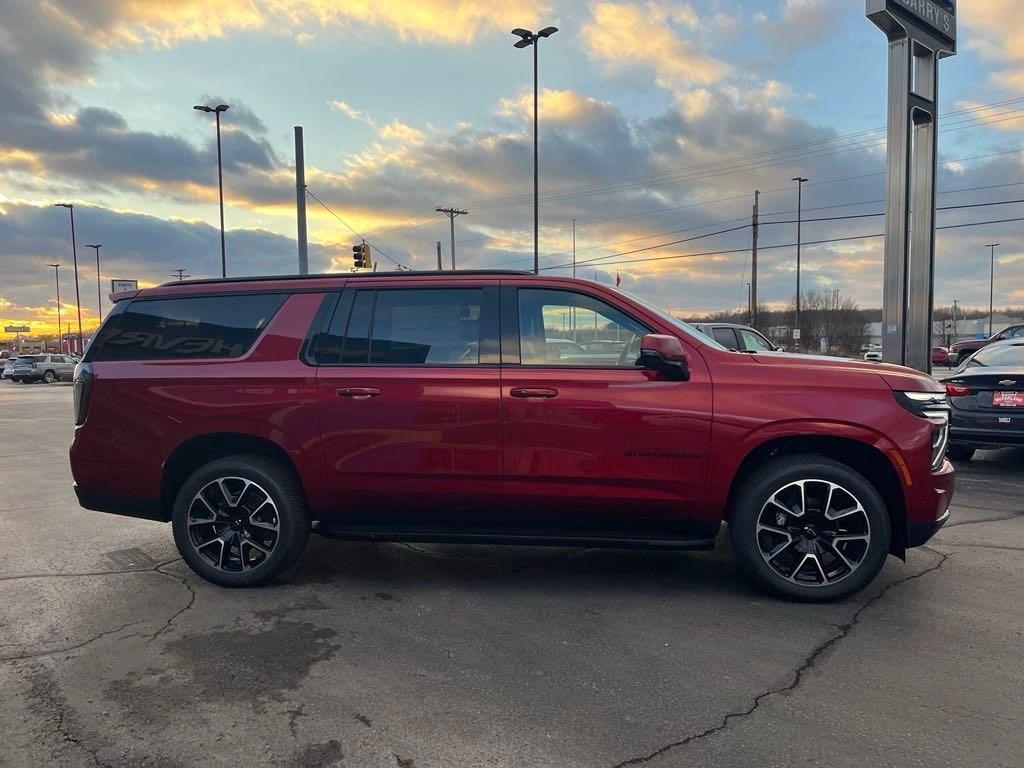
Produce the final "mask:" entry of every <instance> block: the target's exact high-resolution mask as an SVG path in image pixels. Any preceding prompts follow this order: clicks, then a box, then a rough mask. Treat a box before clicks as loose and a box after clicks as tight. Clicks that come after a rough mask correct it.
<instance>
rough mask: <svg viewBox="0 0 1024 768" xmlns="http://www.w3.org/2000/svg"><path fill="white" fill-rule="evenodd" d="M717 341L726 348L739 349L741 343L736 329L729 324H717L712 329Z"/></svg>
mask: <svg viewBox="0 0 1024 768" xmlns="http://www.w3.org/2000/svg"><path fill="white" fill-rule="evenodd" d="M711 333H712V335H713V336H714V339H715V341H717V342H718V343H719V344H721V345H722V346H723V347H725V348H726V349H732V350H738V349H740V343H739V341H737V339H736V331H735V330H734V329H732V328H729V327H728V326H715V327H714V328H713V329H712V331H711Z"/></svg>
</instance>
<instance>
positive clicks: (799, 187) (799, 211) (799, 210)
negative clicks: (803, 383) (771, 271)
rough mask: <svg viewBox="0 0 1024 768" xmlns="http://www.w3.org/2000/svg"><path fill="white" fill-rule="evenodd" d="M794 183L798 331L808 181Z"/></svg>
mask: <svg viewBox="0 0 1024 768" xmlns="http://www.w3.org/2000/svg"><path fill="white" fill-rule="evenodd" d="M793 181H795V182H796V328H797V332H799V331H800V303H801V302H800V227H801V224H802V223H803V222H802V219H803V207H804V183H805V182H807V181H808V179H805V178H804V177H803V176H796V177H794V178H793ZM800 342H801V343H800V344H797V349H800V348H802V347H803V339H800Z"/></svg>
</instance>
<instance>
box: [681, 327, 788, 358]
mask: <svg viewBox="0 0 1024 768" xmlns="http://www.w3.org/2000/svg"><path fill="white" fill-rule="evenodd" d="M692 325H693V327H694V328H696V329H697V330H698V331H700V332H701V333H703V334H704V335H705V336H708V337H710V338H712V339H714V340H715V341H717V342H718V343H719V344H721V345H722V346H723V347H725V348H726V349H731V350H734V351H736V352H781V351H782V347H779V346H776V345H775V344H772V343H771V342H770V341H769V340H768V337H767V336H765V335H764V334H763V333H761V332H760V331H759V330H757V329H756V328H751V327H750V326H749V325H737V324H736V323H693V324H692Z"/></svg>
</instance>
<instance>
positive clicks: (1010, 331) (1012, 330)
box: [948, 325, 1024, 367]
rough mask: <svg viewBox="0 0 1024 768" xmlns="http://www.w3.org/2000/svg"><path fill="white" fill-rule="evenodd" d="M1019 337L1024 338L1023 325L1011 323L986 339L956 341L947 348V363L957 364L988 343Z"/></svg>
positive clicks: (953, 365)
mask: <svg viewBox="0 0 1024 768" xmlns="http://www.w3.org/2000/svg"><path fill="white" fill-rule="evenodd" d="M1021 338H1024V325H1011V326H1010V327H1009V328H1006V329H1004V330H1002V331H1000V332H999V333H997V334H995V335H993V336H989V337H988V338H987V339H969V340H967V341H958V342H957V343H956V344H953V345H951V346H950V348H949V359H948V365H950V366H952V367H955V366H958V365H960V363H962V362H963V361H964V360H966V359H967V358H968V357H970V356H971V355H973V354H974V353H975V352H977V351H978V350H979V349H984V348H985V347H987V346H988V345H989V344H993V343H995V342H997V341H1006V340H1008V339H1021Z"/></svg>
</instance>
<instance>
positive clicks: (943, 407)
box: [893, 392, 950, 469]
mask: <svg viewBox="0 0 1024 768" xmlns="http://www.w3.org/2000/svg"><path fill="white" fill-rule="evenodd" d="M893 394H894V395H895V396H896V402H898V403H899V404H900V405H902V406H903V407H904V408H906V409H907V410H908V411H910V412H911V413H912V414H914V415H915V416H920V417H921V418H922V419H928V421H930V422H931V423H932V469H938V468H939V467H941V466H942V461H943V459H945V458H946V446H947V445H948V444H949V413H950V408H949V397H947V396H946V394H945V393H943V392H893Z"/></svg>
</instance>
